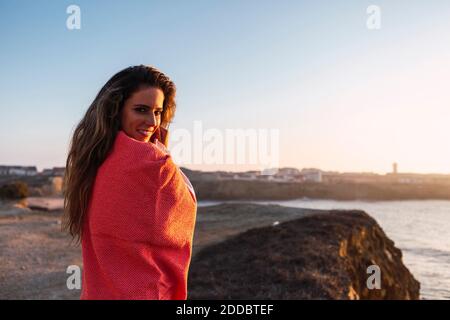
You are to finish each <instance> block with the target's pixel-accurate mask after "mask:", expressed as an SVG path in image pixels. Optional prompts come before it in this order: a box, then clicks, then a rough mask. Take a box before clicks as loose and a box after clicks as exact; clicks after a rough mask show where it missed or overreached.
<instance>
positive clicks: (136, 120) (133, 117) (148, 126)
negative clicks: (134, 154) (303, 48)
mask: <svg viewBox="0 0 450 320" xmlns="http://www.w3.org/2000/svg"><path fill="white" fill-rule="evenodd" d="M163 102H164V93H163V91H162V90H161V89H159V88H155V87H145V88H142V89H140V90H139V91H136V92H135V93H133V95H132V96H131V97H130V98H129V99H128V100H127V101H126V102H125V105H124V107H123V110H122V119H121V125H122V130H123V131H124V132H125V133H126V134H127V135H129V136H130V137H133V138H134V139H136V140H140V141H144V142H148V141H149V140H150V138H151V137H152V135H153V134H154V133H155V131H156V128H158V127H159V126H160V125H161V115H162V112H163V110H164V109H163Z"/></svg>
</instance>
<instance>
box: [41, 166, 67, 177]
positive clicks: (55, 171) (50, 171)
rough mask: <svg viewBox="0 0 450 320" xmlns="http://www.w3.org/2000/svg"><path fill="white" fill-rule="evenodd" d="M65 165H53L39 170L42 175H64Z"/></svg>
mask: <svg viewBox="0 0 450 320" xmlns="http://www.w3.org/2000/svg"><path fill="white" fill-rule="evenodd" d="M65 171H66V168H65V167H53V168H52V169H44V170H42V172H41V175H43V176H52V177H53V176H64V172H65Z"/></svg>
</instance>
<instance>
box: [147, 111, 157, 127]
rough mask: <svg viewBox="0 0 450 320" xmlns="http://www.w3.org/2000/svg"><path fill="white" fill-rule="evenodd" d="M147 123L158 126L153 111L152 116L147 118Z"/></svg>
mask: <svg viewBox="0 0 450 320" xmlns="http://www.w3.org/2000/svg"><path fill="white" fill-rule="evenodd" d="M145 124H146V125H148V126H156V125H157V123H156V116H155V115H154V114H153V113H152V114H151V115H150V116H148V117H147V119H145Z"/></svg>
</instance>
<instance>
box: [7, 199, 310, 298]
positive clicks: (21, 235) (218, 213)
mask: <svg viewBox="0 0 450 320" xmlns="http://www.w3.org/2000/svg"><path fill="white" fill-rule="evenodd" d="M291 209H292V210H291ZM310 213H314V210H299V209H296V208H282V207H279V206H276V205H267V206H262V205H253V204H246V203H242V204H238V205H236V204H220V205H217V206H210V207H199V208H198V211H197V222H196V228H195V233H194V243H193V258H194V257H195V255H196V254H197V253H198V252H199V250H201V249H202V248H205V247H207V246H209V245H211V244H215V243H218V242H221V241H223V240H225V239H227V238H229V237H230V236H233V235H236V234H239V233H241V232H243V231H246V230H248V229H252V228H256V227H263V226H269V225H272V224H273V223H277V222H280V223H281V222H283V221H287V220H291V219H295V218H298V217H299V216H301V215H306V214H310ZM60 230H61V211H52V212H45V211H31V212H29V213H25V214H20V215H8V216H2V214H1V213H0V299H79V296H80V290H77V289H74V290H69V289H68V288H67V286H66V281H67V278H68V277H69V276H70V275H69V274H67V273H66V270H67V267H68V266H69V265H78V266H80V267H82V258H81V248H80V247H78V246H75V245H73V244H72V245H71V243H70V237H69V236H68V235H67V234H65V233H63V232H61V231H60Z"/></svg>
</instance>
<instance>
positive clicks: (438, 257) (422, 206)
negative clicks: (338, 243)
mask: <svg viewBox="0 0 450 320" xmlns="http://www.w3.org/2000/svg"><path fill="white" fill-rule="evenodd" d="M232 202H235V201H232ZM252 202H254V203H259V204H279V205H282V206H287V207H298V208H309V209H325V210H330V209H360V210H364V211H365V212H367V213H368V214H369V215H371V216H372V217H373V218H375V220H376V221H377V222H378V224H379V225H380V226H381V227H382V228H383V230H384V232H385V233H386V234H387V235H388V237H389V238H391V239H392V240H393V241H394V242H395V246H396V247H397V248H400V249H401V250H402V252H403V263H404V264H405V265H406V267H407V268H408V269H409V270H410V271H411V273H412V274H413V275H414V277H415V278H416V279H417V280H419V281H420V284H421V289H420V295H421V299H450V201H437V200H417V201H416V200H406V201H375V202H370V201H335V200H308V199H298V200H289V201H252ZM217 203H220V202H215V201H203V202H200V203H199V206H206V205H213V204H217Z"/></svg>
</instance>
